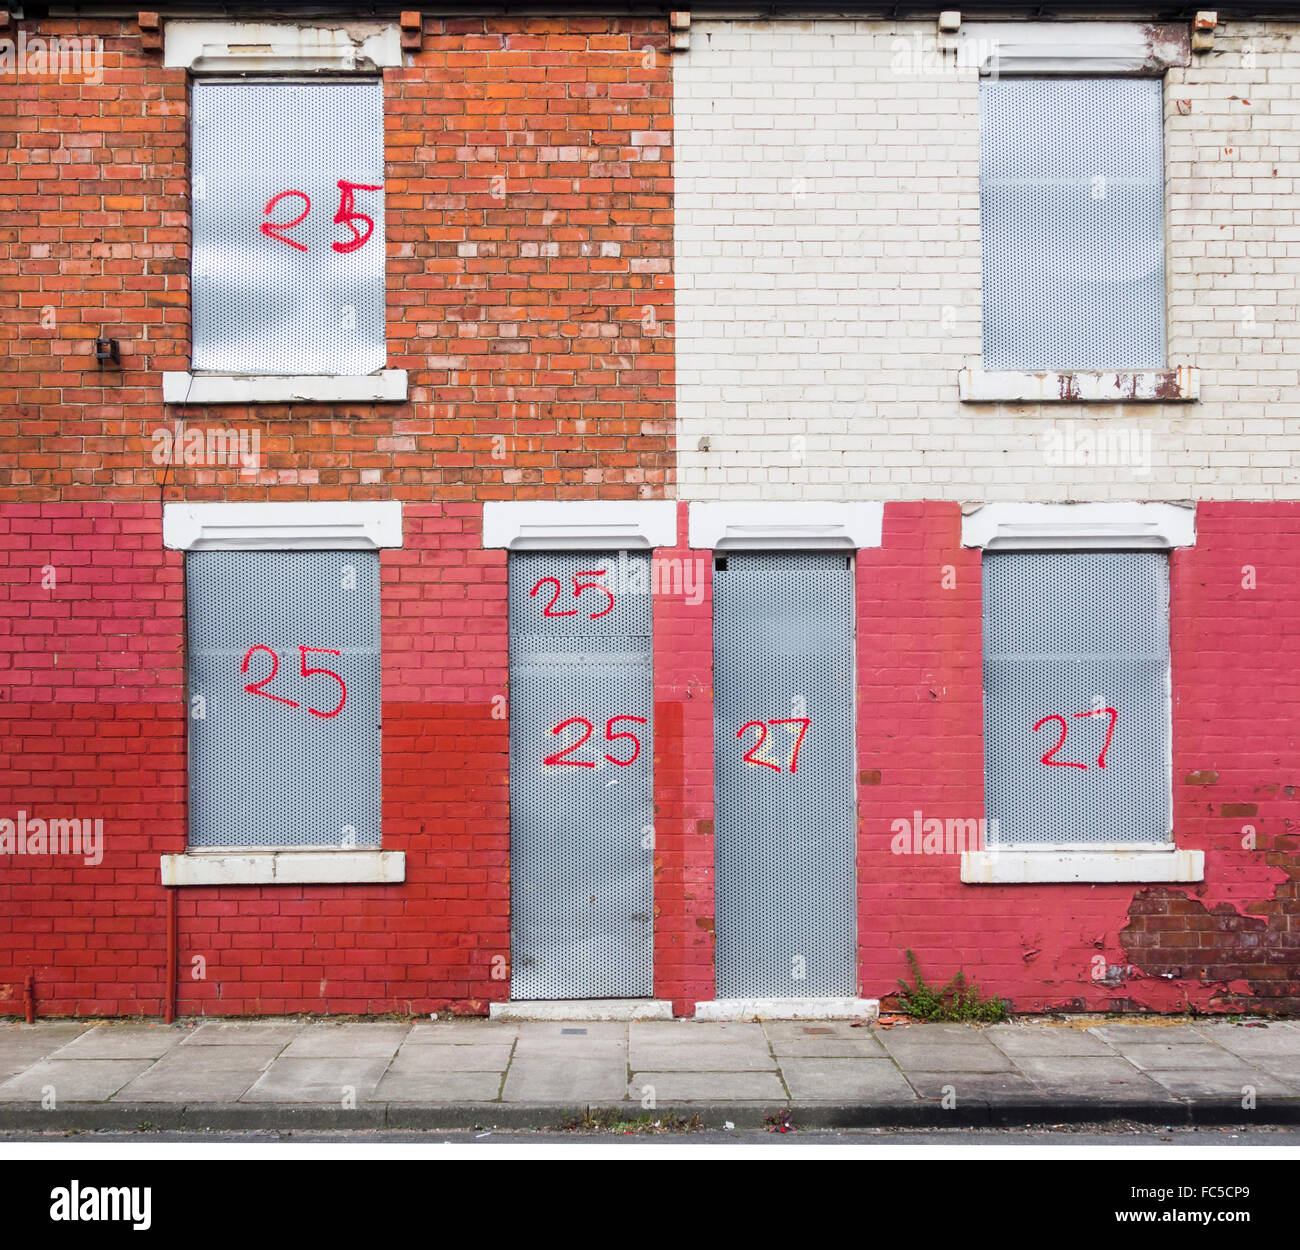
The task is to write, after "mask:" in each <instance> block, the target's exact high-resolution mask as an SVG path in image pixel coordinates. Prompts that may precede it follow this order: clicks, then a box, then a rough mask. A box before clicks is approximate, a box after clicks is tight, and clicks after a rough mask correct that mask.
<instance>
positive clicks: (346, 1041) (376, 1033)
mask: <svg viewBox="0 0 1300 1250" xmlns="http://www.w3.org/2000/svg"><path fill="white" fill-rule="evenodd" d="M410 1031H411V1026H410V1025H409V1024H379V1023H376V1024H309V1025H308V1026H307V1027H306V1028H305V1029H303V1031H302V1032H301V1033H299V1034H298V1036H297V1037H295V1038H294V1039H293V1041H291V1042H290V1043H289V1045H288V1046H286V1047H285V1048H284V1052H283V1053H284V1058H286V1059H324V1058H330V1057H334V1056H337V1057H339V1058H344V1059H380V1058H383V1059H391V1058H392V1057H393V1056H394V1055H395V1054H396V1053H397V1048H398V1047H399V1046H400V1045H401V1044H402V1042H403V1041H405V1040H406V1035H407V1034H408V1033H409V1032H410Z"/></svg>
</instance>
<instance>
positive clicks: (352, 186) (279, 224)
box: [261, 178, 384, 252]
mask: <svg viewBox="0 0 1300 1250" xmlns="http://www.w3.org/2000/svg"><path fill="white" fill-rule="evenodd" d="M338 188H339V210H338V212H337V213H335V214H334V224H335V225H336V226H346V227H347V228H348V229H349V230H351V231H352V238H350V239H349V240H347V241H346V242H344V243H331V244H330V246H331V247H332V248H333V249H334V250H335V251H336V252H355V251H356V250H357V248H359V247H363V246H364V245H365V243H366V242H367V241H368V240H369V238H370V236H371V235H372V234H374V232H375V222H374V219H373V218H371V217H367V216H366V214H365V213H359V212H357V209H356V200H355V198H354V193H355V192H357V191H382V190H383V189H384V188H383V184H382V183H368V182H348V181H347V179H345V178H340V179H339V180H338ZM286 196H296V197H297V198H298V199H300V200H301V201H302V204H303V208H302V212H301V213H299V214H298V216H297V217H295V218H294V219H293V220H292V221H264V222H262V224H261V231H262V233H263V234H264V235H266V237H267V238H268V239H278V240H279V241H280V242H281V243H287V244H288V245H289V246H290V247H296V248H297V249H298V251H300V252H305V251H307V245H306V244H305V243H299V242H298V240H297V239H291V238H289V236H288V235H287V234H285V233H284V231H286V230H292V229H293V228H294V227H295V226H299V225H301V224H302V223H303V222H304V221H305V220H306V218H307V214H308V213H309V212H311V197H310V196H309V195H308V194H307V192H306V191H281V192H280V193H279V194H278V195H273V196H272V197H271V198H270V199H269V200H267V202H266V207H265V208H264V209H262V215H263V216H264V217H269V216H270V215H271V212H272V210H273V209H274V208H275V206H276V205H277V204H278V203H279V202H280V201H281V200H283V199H284V198H285V197H286ZM357 222H362V223H363V224H364V229H363V230H359V229H357V226H356V223H357Z"/></svg>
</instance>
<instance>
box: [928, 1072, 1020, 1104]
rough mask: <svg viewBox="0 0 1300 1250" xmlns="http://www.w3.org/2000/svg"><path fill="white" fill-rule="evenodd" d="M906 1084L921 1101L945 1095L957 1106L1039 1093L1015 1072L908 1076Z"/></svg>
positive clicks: (936, 1073)
mask: <svg viewBox="0 0 1300 1250" xmlns="http://www.w3.org/2000/svg"><path fill="white" fill-rule="evenodd" d="M906 1076H907V1080H908V1083H909V1084H910V1085H911V1086H912V1088H913V1089H914V1090H915V1091H916V1092H917V1093H918V1094H919V1095H920V1096H921V1097H922V1098H943V1097H945V1096H946V1095H947V1094H948V1092H949V1091H951V1092H952V1093H953V1095H954V1096H955V1097H956V1099H957V1102H958V1103H961V1102H963V1101H966V1102H970V1101H981V1102H986V1101H989V1100H996V1101H999V1102H1006V1101H1008V1100H1010V1099H1026V1100H1028V1099H1041V1098H1042V1096H1043V1095H1042V1091H1041V1090H1040V1089H1039V1088H1038V1087H1037V1086H1036V1085H1034V1084H1033V1082H1032V1081H1030V1080H1029V1079H1028V1078H1027V1077H1024V1076H1021V1075H1020V1073H1018V1072H912V1071H908V1072H907V1073H906Z"/></svg>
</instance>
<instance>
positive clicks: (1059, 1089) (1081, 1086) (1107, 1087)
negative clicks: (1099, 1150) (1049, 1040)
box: [1016, 1055, 1168, 1102]
mask: <svg viewBox="0 0 1300 1250" xmlns="http://www.w3.org/2000/svg"><path fill="white" fill-rule="evenodd" d="M1016 1067H1017V1068H1018V1069H1019V1070H1020V1072H1021V1074H1022V1075H1023V1076H1027V1077H1028V1078H1029V1079H1030V1080H1031V1081H1033V1082H1034V1084H1035V1085H1037V1086H1038V1087H1039V1088H1040V1089H1042V1090H1043V1091H1044V1092H1045V1093H1048V1094H1053V1095H1069V1096H1072V1097H1077V1098H1090V1099H1096V1100H1097V1101H1099V1102H1109V1101H1116V1102H1122V1101H1132V1100H1135V1099H1147V1100H1152V1099H1155V1100H1159V1099H1163V1098H1167V1097H1168V1092H1167V1091H1166V1090H1165V1089H1164V1087H1163V1086H1159V1085H1156V1083H1155V1082H1154V1081H1153V1080H1152V1079H1151V1078H1150V1077H1149V1076H1147V1075H1146V1074H1145V1073H1142V1072H1139V1071H1138V1070H1137V1069H1136V1068H1134V1067H1133V1065H1132V1064H1131V1063H1129V1062H1128V1061H1127V1060H1125V1059H1121V1058H1120V1057H1119V1056H1118V1055H1111V1056H1109V1057H1103V1056H1096V1055H1051V1056H1044V1055H1021V1056H1020V1057H1019V1058H1018V1059H1017V1060H1016Z"/></svg>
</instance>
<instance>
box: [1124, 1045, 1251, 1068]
mask: <svg viewBox="0 0 1300 1250" xmlns="http://www.w3.org/2000/svg"><path fill="white" fill-rule="evenodd" d="M1120 1054H1121V1055H1123V1057H1124V1058H1125V1059H1127V1060H1128V1061H1129V1063H1131V1064H1132V1065H1133V1066H1134V1067H1135V1068H1141V1069H1142V1071H1143V1072H1212V1071H1216V1070H1219V1069H1236V1068H1243V1069H1244V1068H1246V1067H1247V1066H1248V1065H1247V1064H1246V1062H1245V1060H1243V1059H1242V1058H1241V1057H1240V1056H1238V1055H1234V1054H1233V1053H1232V1052H1231V1051H1227V1050H1224V1049H1223V1048H1222V1047H1221V1046H1214V1045H1212V1044H1210V1043H1208V1042H1205V1041H1202V1042H1201V1044H1200V1045H1199V1046H1191V1045H1187V1044H1185V1043H1177V1044H1175V1045H1173V1046H1160V1045H1156V1044H1149V1045H1145V1046H1130V1045H1127V1044H1125V1045H1124V1046H1123V1047H1122V1048H1120Z"/></svg>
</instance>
